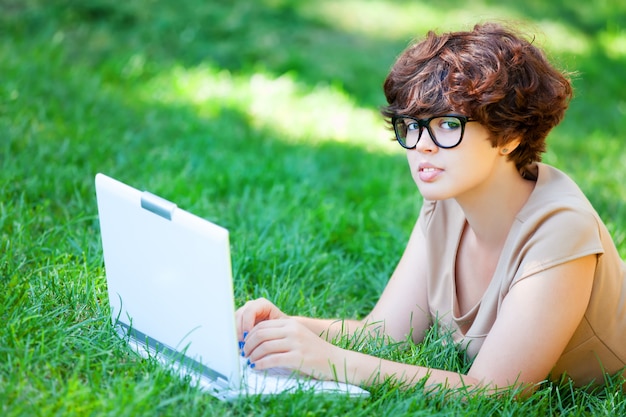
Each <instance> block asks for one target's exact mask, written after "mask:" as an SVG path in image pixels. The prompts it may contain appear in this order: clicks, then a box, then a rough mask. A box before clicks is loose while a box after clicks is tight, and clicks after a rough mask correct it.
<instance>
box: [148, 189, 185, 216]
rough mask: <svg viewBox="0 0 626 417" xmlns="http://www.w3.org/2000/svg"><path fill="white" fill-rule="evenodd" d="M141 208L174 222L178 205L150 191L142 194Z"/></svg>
mask: <svg viewBox="0 0 626 417" xmlns="http://www.w3.org/2000/svg"><path fill="white" fill-rule="evenodd" d="M141 207H143V208H144V209H146V210H148V211H151V212H153V213H154V214H156V215H158V216H161V217H163V218H164V219H167V220H172V215H173V214H174V210H176V204H174V203H172V202H171V201H167V200H166V199H164V198H161V197H159V196H158V195H154V194H152V193H150V192H148V191H144V192H143V193H142V194H141Z"/></svg>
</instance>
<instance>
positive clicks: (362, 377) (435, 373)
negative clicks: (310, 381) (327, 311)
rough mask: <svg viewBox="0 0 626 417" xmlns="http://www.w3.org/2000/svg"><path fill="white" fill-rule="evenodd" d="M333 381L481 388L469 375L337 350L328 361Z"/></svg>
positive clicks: (359, 383) (365, 384)
mask: <svg viewBox="0 0 626 417" xmlns="http://www.w3.org/2000/svg"><path fill="white" fill-rule="evenodd" d="M328 365H329V373H328V375H325V376H326V377H328V378H330V379H334V380H337V381H340V382H346V383H350V384H355V385H364V386H370V385H372V384H378V383H382V382H384V381H385V380H388V379H392V380H394V381H397V382H398V383H400V384H403V385H406V386H412V385H415V384H418V383H420V382H421V381H423V380H424V378H427V380H426V381H425V387H427V388H429V387H435V386H440V387H442V388H463V387H465V388H471V387H478V386H479V385H480V381H478V380H477V379H476V378H473V377H470V376H468V375H463V374H459V373H456V372H451V371H444V370H440V369H431V368H426V367H422V366H416V365H409V364H404V363H400V362H393V361H389V360H385V359H380V358H377V357H375V356H370V355H366V354H364V353H360V352H355V351H351V350H346V349H341V348H339V347H336V350H335V351H334V353H333V355H332V356H331V357H330V358H328Z"/></svg>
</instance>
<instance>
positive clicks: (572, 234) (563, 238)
mask: <svg viewBox="0 0 626 417" xmlns="http://www.w3.org/2000/svg"><path fill="white" fill-rule="evenodd" d="M525 223H526V224H524V225H523V227H522V230H523V234H525V238H524V239H521V241H520V243H521V246H522V247H521V248H520V249H521V250H520V251H519V252H518V254H519V257H518V262H519V263H518V271H517V273H516V274H515V275H516V277H515V279H514V281H513V282H512V284H515V282H518V281H520V280H522V279H524V278H527V277H529V276H531V275H534V274H536V273H538V272H541V271H545V270H547V269H549V268H552V267H554V266H557V265H560V264H563V263H566V262H569V261H572V260H575V259H578V258H582V257H583V256H587V255H592V254H602V253H604V249H603V246H602V239H601V231H600V224H599V219H598V218H597V217H596V215H595V214H594V213H591V212H589V211H587V210H576V209H574V208H568V207H563V206H560V207H555V209H553V210H550V209H549V208H548V209H547V210H542V213H541V215H540V216H537V217H534V218H533V217H531V218H529V219H527V220H526V222H525Z"/></svg>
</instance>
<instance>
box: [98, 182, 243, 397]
mask: <svg viewBox="0 0 626 417" xmlns="http://www.w3.org/2000/svg"><path fill="white" fill-rule="evenodd" d="M96 193H97V200H98V213H99V218H100V229H101V235H102V245H103V252H104V262H105V271H106V277H107V286H108V294H109V303H110V307H111V318H112V320H113V323H114V324H115V325H117V326H118V327H120V328H121V329H122V330H124V334H129V333H131V335H134V336H137V335H140V338H141V337H143V338H144V340H146V341H148V343H150V341H158V343H159V344H160V345H162V346H163V347H164V348H165V347H166V348H167V349H169V350H170V351H176V352H184V354H185V355H186V357H187V360H191V361H196V362H198V363H200V364H202V366H203V367H205V368H206V370H207V373H208V374H210V375H214V376H226V377H227V378H228V379H229V382H230V383H231V384H233V385H237V384H239V378H240V375H239V369H240V368H239V356H238V348H237V340H236V333H235V322H234V300H233V286H232V275H231V274H232V273H231V263H230V247H229V240H228V231H227V230H226V229H224V228H222V227H220V226H218V225H215V224H213V223H211V222H209V221H207V220H204V219H202V218H200V217H197V216H194V215H193V214H190V213H188V212H186V211H185V210H182V209H180V208H178V207H176V205H175V204H173V203H171V202H169V201H167V200H164V199H162V198H160V197H158V196H155V195H153V194H150V193H147V192H141V191H139V190H136V189H134V188H132V187H130V186H128V185H125V184H123V183H121V182H119V181H117V180H114V179H112V178H110V177H107V176H105V175H103V174H98V175H97V176H96ZM140 341H141V340H140Z"/></svg>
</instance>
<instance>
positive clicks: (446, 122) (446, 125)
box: [437, 118, 461, 130]
mask: <svg viewBox="0 0 626 417" xmlns="http://www.w3.org/2000/svg"><path fill="white" fill-rule="evenodd" d="M437 126H439V127H440V128H441V129H444V130H454V129H458V128H459V127H461V122H460V121H459V119H456V118H442V119H441V120H439V123H437Z"/></svg>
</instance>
